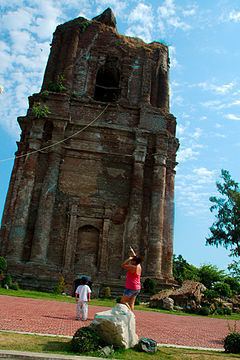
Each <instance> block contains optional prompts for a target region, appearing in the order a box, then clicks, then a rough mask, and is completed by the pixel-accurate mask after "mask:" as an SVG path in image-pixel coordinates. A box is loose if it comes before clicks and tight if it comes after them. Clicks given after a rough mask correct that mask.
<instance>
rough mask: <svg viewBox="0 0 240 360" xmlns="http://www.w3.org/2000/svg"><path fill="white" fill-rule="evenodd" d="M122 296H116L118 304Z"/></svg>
mask: <svg viewBox="0 0 240 360" xmlns="http://www.w3.org/2000/svg"><path fill="white" fill-rule="evenodd" d="M121 298H122V297H121V296H118V297H116V299H115V300H116V303H117V304H120V302H121Z"/></svg>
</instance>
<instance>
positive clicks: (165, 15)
mask: <svg viewBox="0 0 240 360" xmlns="http://www.w3.org/2000/svg"><path fill="white" fill-rule="evenodd" d="M194 13H195V12H194V8H192V9H190V8H186V9H184V8H183V7H182V6H180V7H177V6H176V5H175V3H174V1H173V0H165V1H164V2H163V4H162V5H161V6H159V7H158V9H157V15H158V27H159V29H160V31H161V32H162V33H164V32H165V30H166V28H167V27H170V28H171V27H172V28H175V29H181V30H183V31H186V30H189V29H190V28H191V26H190V25H189V24H187V23H186V22H184V21H183V20H182V19H181V16H183V17H186V16H191V15H194Z"/></svg>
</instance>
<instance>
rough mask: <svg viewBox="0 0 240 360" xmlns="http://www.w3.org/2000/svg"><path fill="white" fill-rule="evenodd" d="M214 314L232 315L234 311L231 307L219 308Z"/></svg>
mask: <svg viewBox="0 0 240 360" xmlns="http://www.w3.org/2000/svg"><path fill="white" fill-rule="evenodd" d="M214 314H217V315H231V314H232V310H231V309H230V308H229V307H217V308H216V310H215V311H214Z"/></svg>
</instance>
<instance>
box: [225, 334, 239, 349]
mask: <svg viewBox="0 0 240 360" xmlns="http://www.w3.org/2000/svg"><path fill="white" fill-rule="evenodd" d="M223 346H224V349H225V351H226V352H227V353H232V354H239V353H240V333H239V332H232V333H230V334H228V335H227V336H226V337H225V339H224V345H223Z"/></svg>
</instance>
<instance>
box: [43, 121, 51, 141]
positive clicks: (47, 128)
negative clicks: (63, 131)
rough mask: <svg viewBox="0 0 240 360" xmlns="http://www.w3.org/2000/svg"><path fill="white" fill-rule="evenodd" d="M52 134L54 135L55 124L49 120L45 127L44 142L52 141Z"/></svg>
mask: <svg viewBox="0 0 240 360" xmlns="http://www.w3.org/2000/svg"><path fill="white" fill-rule="evenodd" d="M52 133H53V123H52V122H51V121H49V120H47V121H46V122H45V124H44V127H43V135H42V139H43V141H44V142H46V141H48V140H51V139H52Z"/></svg>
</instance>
